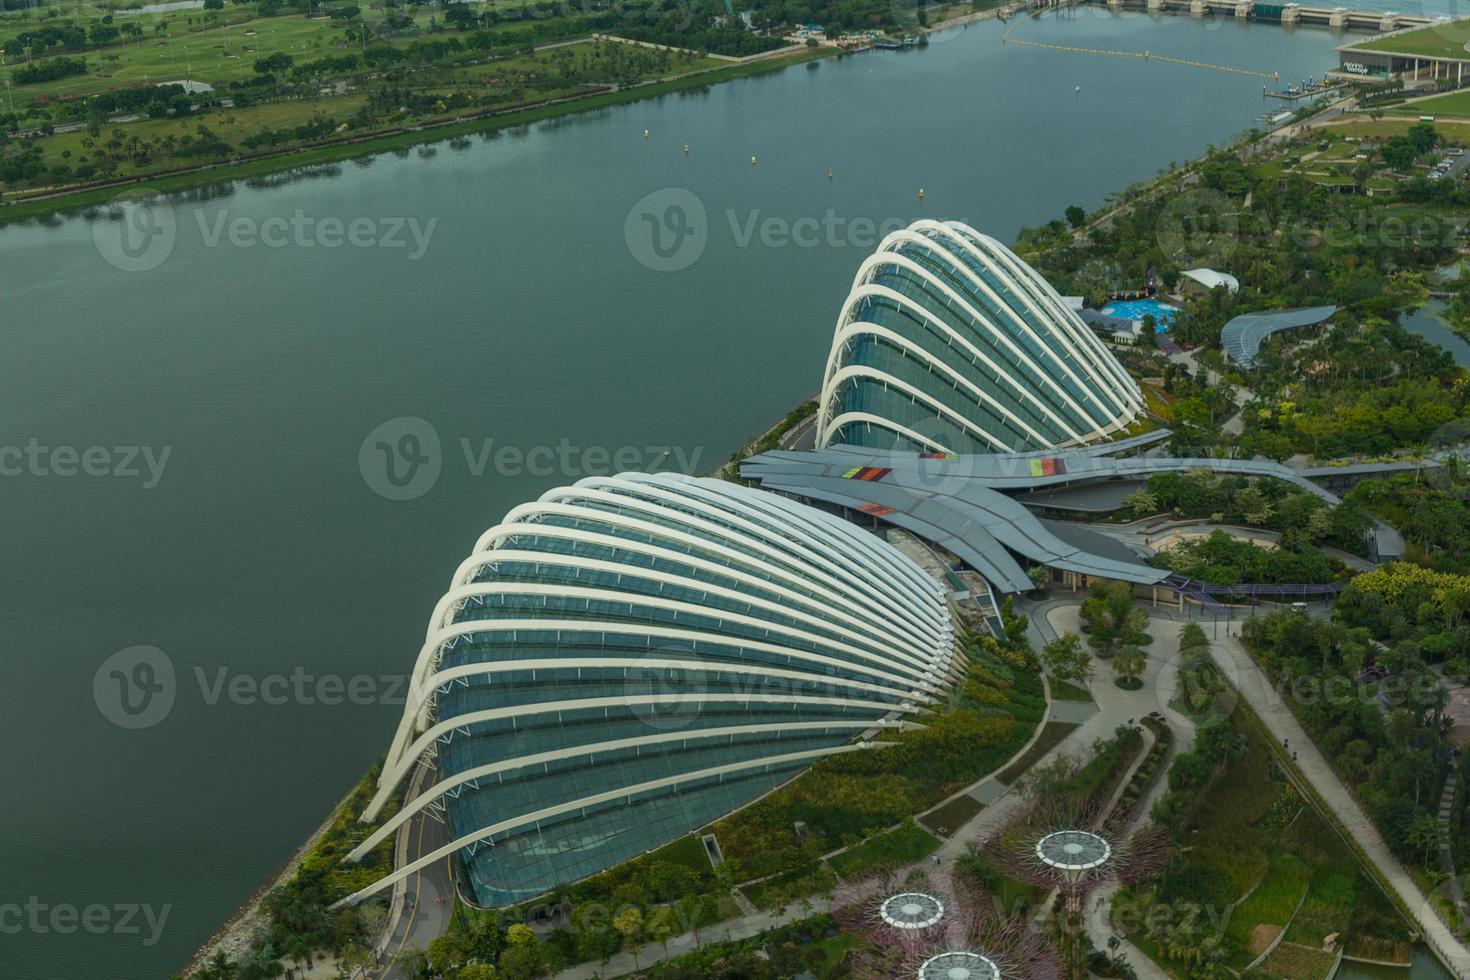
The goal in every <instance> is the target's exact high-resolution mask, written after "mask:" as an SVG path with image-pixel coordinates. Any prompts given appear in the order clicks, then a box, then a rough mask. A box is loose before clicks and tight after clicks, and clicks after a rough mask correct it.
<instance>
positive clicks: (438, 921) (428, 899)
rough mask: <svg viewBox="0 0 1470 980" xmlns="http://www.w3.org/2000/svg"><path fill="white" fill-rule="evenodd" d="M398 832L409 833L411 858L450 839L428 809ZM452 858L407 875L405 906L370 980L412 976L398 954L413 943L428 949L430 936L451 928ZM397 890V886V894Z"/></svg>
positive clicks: (452, 900)
mask: <svg viewBox="0 0 1470 980" xmlns="http://www.w3.org/2000/svg"><path fill="white" fill-rule="evenodd" d="M399 833H400V834H407V835H408V860H409V861H414V860H417V859H418V858H419V857H421V856H422V855H424V854H428V853H429V852H431V851H435V850H437V849H439V848H440V847H443V846H444V845H445V844H447V843H449V835H448V833H446V828H445V825H444V824H443V822H441V821H440V820H439V819H438V817H437V816H436V815H435V814H433V813H430V812H429V811H424V812H421V813H420V814H418V816H416V817H414V818H413V819H411V820H410V821H409V822H408V823H406V824H404V825H403V829H402V830H400V831H399ZM450 860H451V859H450V858H445V859H444V860H443V861H438V862H435V863H434V864H431V865H429V866H428V867H427V868H424V869H423V870H422V871H420V872H418V873H417V874H415V875H414V876H413V877H412V878H409V879H408V883H407V889H406V893H405V895H404V906H403V910H402V912H401V914H400V915H399V916H398V917H397V920H396V921H395V922H393V924H392V928H391V931H390V932H389V935H388V937H387V943H386V945H385V946H384V948H383V955H382V956H381V957H380V958H379V959H380V963H381V965H380V966H379V967H378V968H377V969H376V970H374V971H371V972H369V973H368V975H367V976H368V980H409V977H408V975H407V974H406V973H404V972H403V971H402V970H400V969H399V968H398V965H397V962H396V961H397V959H398V957H399V956H400V955H401V954H402V953H404V952H406V951H408V950H410V949H412V948H414V947H418V948H419V949H427V948H428V945H429V941H430V940H432V939H435V938H437V937H438V936H442V935H444V933H446V932H448V931H449V917H450V914H451V912H452V911H453V909H454V883H453V881H452V879H451V878H450V874H449V869H450V864H449V862H450ZM397 894H398V893H397V890H396V889H395V890H394V895H395V896H396V895H397Z"/></svg>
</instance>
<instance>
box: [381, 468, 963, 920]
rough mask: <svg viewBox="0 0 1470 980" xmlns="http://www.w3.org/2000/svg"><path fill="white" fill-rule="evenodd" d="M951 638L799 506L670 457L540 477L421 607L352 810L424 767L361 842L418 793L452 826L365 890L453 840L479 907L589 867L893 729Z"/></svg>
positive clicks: (902, 568) (901, 582)
mask: <svg viewBox="0 0 1470 980" xmlns="http://www.w3.org/2000/svg"><path fill="white" fill-rule="evenodd" d="M953 648H954V634H953V629H952V627H951V625H950V621H949V616H948V612H947V610H946V607H945V605H944V598H943V587H942V586H941V585H940V584H939V583H937V582H936V581H935V580H934V579H932V578H931V577H930V576H928V575H927V574H925V573H924V572H923V571H922V570H920V569H919V567H918V566H917V565H915V564H914V563H913V562H911V561H910V560H909V559H908V558H906V557H904V556H903V555H902V554H901V553H899V552H898V551H897V550H896V549H894V548H893V547H891V546H890V545H889V544H888V543H887V542H886V541H884V540H882V539H881V538H879V537H877V536H875V535H872V534H870V533H869V532H867V531H864V530H861V529H860V528H858V527H856V526H854V525H853V524H850V523H848V522H845V521H842V520H840V519H838V518H836V517H833V516H831V515H828V514H826V513H823V512H821V511H819V510H817V509H815V508H812V507H808V506H806V505H803V504H799V503H796V502H794V501H791V500H788V499H786V498H783V497H779V496H777V495H775V494H770V493H766V492H763V491H760V490H755V489H751V488H747V487H743V486H739V485H736V484H732V483H728V482H725V481H721V480H713V479H698V478H693V477H684V476H678V475H672V474H658V475H646V474H623V475H621V476H617V477H595V478H589V479H586V480H582V481H581V482H579V483H577V484H576V485H575V486H571V487H562V488H559V489H556V490H552V491H549V492H547V493H546V494H543V495H542V497H541V499H540V500H538V501H536V502H534V503H531V504H525V505H522V506H520V507H517V508H515V509H513V510H512V511H511V512H510V513H509V514H507V515H506V517H505V519H504V520H503V521H502V522H501V523H500V524H498V525H496V526H495V527H493V528H491V529H490V530H489V531H487V532H485V534H484V535H482V536H481V537H480V539H479V541H478V543H477V545H476V548H475V550H474V552H473V553H472V554H471V555H470V557H469V558H467V559H466V560H465V561H464V562H462V563H461V565H460V567H459V569H458V570H457V571H456V573H455V576H454V578H453V580H452V581H451V584H450V589H449V591H448V592H447V593H446V594H445V596H444V598H443V599H441V600H440V602H439V604H438V606H437V607H436V609H435V610H434V614H433V616H432V617H431V619H430V623H429V628H428V631H427V635H426V642H425V644H424V646H423V648H422V649H421V650H420V653H419V657H418V660H417V662H416V663H415V665H414V670H413V674H412V679H411V681H410V687H409V694H408V703H407V704H406V706H405V709H404V715H403V719H402V721H401V722H400V725H399V729H398V733H397V736H396V737H395V739H394V743H393V746H392V748H391V750H390V751H389V754H388V760H387V762H386V763H385V766H384V771H383V775H382V778H381V780H380V783H379V790H378V793H377V795H376V797H375V798H374V800H373V803H372V804H371V806H370V807H369V809H368V813H367V816H368V818H369V819H373V818H374V815H375V814H376V813H377V812H378V810H379V809H380V808H381V806H382V804H383V803H384V802H385V801H386V800H387V799H388V798H389V797H390V796H391V795H392V793H393V792H394V789H395V787H396V786H398V785H399V784H400V783H401V781H402V780H403V779H404V778H405V777H406V776H407V775H408V774H409V773H410V772H411V771H412V770H413V769H414V768H415V767H416V766H417V765H418V763H419V762H420V760H429V761H432V763H433V769H432V772H431V773H430V774H429V776H428V777H427V778H425V779H423V780H422V782H421V785H422V787H423V788H422V791H421V792H419V793H418V794H417V795H416V796H415V797H414V798H413V799H412V800H411V801H410V802H409V803H408V804H407V805H406V806H405V807H403V809H402V810H401V811H400V812H399V813H398V814H396V815H395V816H394V817H393V818H392V819H390V820H388V821H386V822H385V823H384V825H383V827H381V828H380V829H379V830H377V831H376V832H375V833H374V834H373V835H372V836H371V837H369V838H368V840H367V841H365V842H364V843H363V845H361V846H360V847H359V848H358V849H357V851H355V852H354V856H357V855H359V854H360V853H366V852H367V851H369V850H370V849H371V847H372V846H373V845H374V844H376V843H377V841H380V840H382V839H385V838H386V836H387V835H388V834H390V833H392V832H393V831H394V830H395V829H396V828H397V827H398V826H400V825H401V824H402V823H403V822H404V821H405V820H408V819H410V818H411V817H412V815H413V814H415V813H419V812H421V811H422V810H423V809H424V808H426V807H429V806H434V807H442V808H443V810H444V812H445V815H446V819H447V824H448V836H449V838H450V843H449V844H448V845H446V846H445V847H443V848H441V849H440V850H439V851H436V852H434V853H432V854H429V855H425V856H423V857H422V858H420V859H419V860H417V861H414V862H409V863H407V864H405V865H404V866H403V867H400V868H398V869H397V870H395V871H394V872H393V874H391V875H389V876H388V877H387V878H384V879H381V880H380V881H378V882H376V883H375V884H374V885H373V886H371V888H370V889H369V890H365V891H364V892H362V893H360V894H361V895H366V894H369V893H371V891H373V890H377V889H379V888H382V887H386V886H387V885H388V884H390V883H391V882H392V881H394V880H396V879H397V878H400V877H403V876H405V875H406V874H411V873H412V872H413V871H414V870H415V869H416V868H417V867H419V866H422V865H423V864H424V863H427V862H429V861H430V860H435V859H442V858H443V857H445V856H447V855H448V854H453V853H458V855H459V857H460V859H461V861H462V863H463V867H464V869H465V870H466V872H467V879H468V882H469V884H470V886H471V887H472V888H473V890H474V892H475V895H476V898H477V899H478V900H479V901H480V902H481V903H483V904H485V905H491V906H503V905H508V904H513V903H516V902H520V901H524V900H527V899H530V898H534V897H537V896H539V895H543V894H546V893H547V892H549V891H551V890H553V889H555V888H556V887H558V886H559V885H562V884H566V883H569V882H572V881H576V880H578V879H581V878H584V877H587V876H589V875H592V874H595V873H597V872H599V871H602V870H604V869H606V868H608V867H610V866H612V865H614V864H617V863H619V862H621V861H623V860H626V859H628V858H630V857H635V856H637V855H638V854H641V853H643V852H645V851H648V850H652V849H654V848H656V847H659V846H661V845H663V844H665V843H668V842H669V841H672V840H674V839H676V838H678V837H680V836H682V835H684V834H687V833H689V832H691V831H694V830H697V829H699V828H701V827H703V826H705V825H707V824H708V823H710V822H711V821H713V820H716V819H718V818H719V817H721V816H723V815H725V814H727V813H729V812H730V811H731V810H733V809H735V808H737V807H739V806H741V805H743V804H744V803H747V802H749V801H750V800H751V799H753V798H755V797H757V796H759V795H761V794H763V793H765V792H767V791H769V790H770V789H772V788H774V787H775V786H777V785H779V784H780V783H782V782H784V781H786V780H788V779H790V778H791V777H792V776H794V775H796V774H797V773H799V772H801V770H802V769H804V768H805V767H806V766H808V765H810V764H811V763H812V762H813V761H815V760H816V759H819V758H821V757H823V756H826V755H831V754H834V753H840V752H847V751H854V750H858V749H861V748H864V747H866V746H865V744H863V743H855V741H854V740H855V738H856V737H857V736H858V735H860V734H861V733H862V732H864V731H867V730H870V729H873V728H884V727H887V728H897V727H902V726H903V725H904V721H903V717H904V716H905V715H906V714H908V713H911V712H913V711H916V710H918V709H919V708H920V707H922V706H923V705H924V704H926V703H928V702H929V701H931V700H933V699H934V697H935V696H936V695H937V694H938V693H939V692H940V690H941V685H942V684H944V683H945V682H946V681H947V678H948V675H949V672H950V666H951V659H952V656H953ZM872 744H874V745H877V744H879V743H872ZM359 897H360V896H359Z"/></svg>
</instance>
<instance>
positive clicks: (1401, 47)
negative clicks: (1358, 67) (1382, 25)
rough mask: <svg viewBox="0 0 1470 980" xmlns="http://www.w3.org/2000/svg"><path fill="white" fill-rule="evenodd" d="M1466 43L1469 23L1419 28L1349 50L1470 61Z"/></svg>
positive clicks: (1469, 21) (1469, 35)
mask: <svg viewBox="0 0 1470 980" xmlns="http://www.w3.org/2000/svg"><path fill="white" fill-rule="evenodd" d="M1467 41H1470V20H1457V21H1452V22H1450V23H1448V24H1436V25H1434V26H1432V27H1421V28H1420V29H1419V30H1417V31H1408V32H1407V33H1404V34H1394V35H1391V36H1389V37H1384V38H1379V39H1378V40H1376V41H1364V42H1363V43H1362V44H1355V45H1353V47H1355V48H1358V49H1360V50H1363V51H1387V52H1391V53H1393V54H1422V55H1425V56H1428V57H1432V58H1470V54H1467V53H1466V51H1465V42H1467Z"/></svg>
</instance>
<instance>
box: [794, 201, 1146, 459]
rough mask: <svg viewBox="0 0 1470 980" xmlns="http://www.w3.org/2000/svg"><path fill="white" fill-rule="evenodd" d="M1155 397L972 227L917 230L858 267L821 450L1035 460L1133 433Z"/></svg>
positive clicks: (830, 374)
mask: <svg viewBox="0 0 1470 980" xmlns="http://www.w3.org/2000/svg"><path fill="white" fill-rule="evenodd" d="M1142 408H1143V395H1142V393H1141V392H1140V390H1139V388H1138V386H1137V384H1135V383H1134V381H1133V380H1132V379H1131V378H1130V377H1129V376H1128V373H1127V372H1126V371H1125V370H1124V369H1123V367H1122V365H1121V364H1119V363H1118V362H1117V360H1116V359H1115V358H1114V357H1113V355H1112V354H1111V353H1110V352H1109V351H1108V350H1107V349H1106V348H1105V347H1104V346H1103V345H1102V342H1101V341H1100V340H1099V339H1098V338H1097V337H1096V336H1095V335H1094V334H1093V332H1092V331H1091V330H1090V329H1089V328H1088V327H1087V325H1086V324H1084V323H1083V322H1082V320H1081V318H1080V317H1078V315H1077V314H1076V312H1075V311H1074V310H1073V309H1071V308H1070V307H1069V306H1068V305H1067V303H1066V302H1065V301H1064V300H1063V299H1062V297H1060V296H1058V295H1057V293H1056V291H1055V290H1054V289H1052V287H1051V285H1050V284H1049V283H1047V281H1046V280H1045V279H1043V278H1042V277H1041V276H1040V274H1038V273H1037V272H1036V270H1034V269H1032V268H1031V267H1030V266H1028V265H1027V264H1026V263H1025V262H1023V261H1021V259H1019V258H1018V257H1017V256H1016V255H1015V254H1014V253H1012V252H1011V251H1010V249H1008V248H1006V247H1005V246H1004V245H1001V244H1000V243H999V242H997V241H996V240H995V239H993V238H990V237H988V236H986V235H982V234H980V233H979V232H978V231H976V230H975V229H973V228H971V227H969V226H968V225H964V224H961V223H959V222H954V221H951V222H939V221H928V220H925V221H916V222H914V223H913V224H912V225H910V226H909V227H908V228H906V229H904V230H902V231H896V232H894V233H892V234H890V235H888V236H887V237H886V238H884V239H883V242H882V243H881V244H880V245H879V246H878V250H877V252H876V253H874V254H873V255H872V256H871V257H869V258H868V259H867V261H865V262H864V263H863V264H862V266H861V267H860V268H859V269H858V273H857V276H856V278H855V279H854V280H853V284H852V291H851V292H850V293H849V294H848V296H847V299H846V300H845V301H844V302H843V304H842V310H841V313H840V314H839V315H838V319H837V330H836V334H835V335H834V337H833V341H832V349H831V353H830V354H829V355H828V359H827V365H826V370H825V373H824V376H823V382H822V392H821V398H820V403H819V406H818V424H817V445H818V447H825V446H832V445H843V444H846V445H854V446H865V447H869V448H884V449H901V450H911V451H918V452H941V453H959V454H966V453H988V452H1026V451H1031V450H1039V449H1053V448H1057V447H1064V446H1074V445H1081V444H1083V443H1087V442H1090V441H1092V440H1095V439H1100V438H1103V437H1105V436H1107V435H1109V434H1111V433H1113V432H1116V431H1118V430H1120V429H1122V428H1125V427H1126V426H1127V425H1128V424H1129V423H1130V422H1132V421H1133V419H1134V418H1136V417H1137V416H1138V414H1139V412H1140V411H1141V410H1142Z"/></svg>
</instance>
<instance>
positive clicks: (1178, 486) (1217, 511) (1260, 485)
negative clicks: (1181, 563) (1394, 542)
mask: <svg viewBox="0 0 1470 980" xmlns="http://www.w3.org/2000/svg"><path fill="white" fill-rule="evenodd" d="M1126 502H1127V503H1129V504H1130V505H1131V506H1133V508H1134V510H1135V512H1136V513H1139V514H1151V513H1158V512H1161V511H1164V512H1168V513H1170V514H1173V515H1174V516H1175V517H1182V518H1205V519H1208V520H1210V521H1213V522H1215V523H1217V524H1242V525H1247V526H1250V527H1259V528H1264V529H1266V530H1268V531H1275V532H1277V533H1278V534H1280V535H1281V544H1282V546H1283V547H1285V548H1287V549H1288V550H1291V551H1302V550H1305V549H1306V548H1307V547H1309V546H1311V545H1316V544H1331V545H1336V546H1337V547H1339V548H1342V549H1343V550H1344V551H1350V552H1353V553H1355V554H1360V553H1362V551H1363V548H1364V543H1363V536H1364V535H1365V534H1366V533H1367V531H1368V529H1369V528H1370V527H1371V526H1372V520H1371V518H1370V517H1369V516H1368V515H1367V514H1365V513H1363V511H1362V509H1361V508H1360V507H1359V506H1358V505H1357V503H1356V502H1355V501H1353V500H1348V501H1344V502H1343V503H1342V504H1339V505H1338V506H1336V507H1329V506H1328V505H1327V503H1326V502H1325V501H1323V500H1322V499H1321V498H1320V497H1317V496H1315V495H1313V494H1310V493H1307V492H1306V491H1305V490H1302V489H1300V488H1298V487H1295V486H1292V485H1291V484H1289V483H1284V482H1282V481H1280V480H1258V479H1256V478H1254V477H1244V476H1223V475H1221V474H1219V473H1216V472H1214V471H1213V470H1204V469H1200V470H1191V471H1189V472H1185V473H1156V474H1154V475H1153V476H1151V477H1149V479H1148V484H1147V487H1146V493H1145V495H1144V496H1142V497H1137V496H1134V497H1130V498H1129V500H1128V501H1126Z"/></svg>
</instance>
